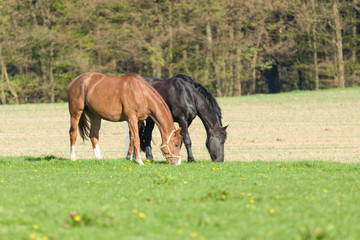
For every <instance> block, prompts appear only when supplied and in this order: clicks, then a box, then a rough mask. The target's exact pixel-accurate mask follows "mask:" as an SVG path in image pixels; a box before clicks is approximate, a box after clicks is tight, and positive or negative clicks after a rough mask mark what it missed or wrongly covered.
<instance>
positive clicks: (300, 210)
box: [0, 156, 360, 239]
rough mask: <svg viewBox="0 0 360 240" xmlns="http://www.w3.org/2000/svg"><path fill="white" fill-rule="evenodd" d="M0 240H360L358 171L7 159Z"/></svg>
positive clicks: (301, 165)
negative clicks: (141, 165) (359, 225)
mask: <svg viewBox="0 0 360 240" xmlns="http://www.w3.org/2000/svg"><path fill="white" fill-rule="evenodd" d="M0 167H1V176H0V194H1V196H2V197H1V198H0V215H1V218H0V239H359V238H360V229H359V227H358V220H359V219H360V211H359V201H360V194H359V192H360V175H359V173H360V164H359V163H352V164H342V163H335V162H325V161H324V162H322V161H302V162H272V161H268V162H263V161H253V162H235V161H234V162H227V163H223V164H221V163H211V162H210V161H201V162H200V161H199V162H198V163H195V164H182V165H181V166H169V165H166V164H164V163H163V162H160V161H155V162H149V161H146V166H145V167H140V166H139V165H137V164H135V163H134V162H131V161H129V160H125V159H120V160H118V159H117V160H80V161H77V162H70V161H69V160H64V159H59V158H55V157H52V156H47V157H38V158H36V157H2V158H0Z"/></svg>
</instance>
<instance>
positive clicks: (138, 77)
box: [133, 74, 172, 116]
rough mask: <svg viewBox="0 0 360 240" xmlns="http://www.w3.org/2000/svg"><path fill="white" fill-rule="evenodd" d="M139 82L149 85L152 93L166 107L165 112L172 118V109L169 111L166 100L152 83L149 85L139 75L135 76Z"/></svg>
mask: <svg viewBox="0 0 360 240" xmlns="http://www.w3.org/2000/svg"><path fill="white" fill-rule="evenodd" d="M133 75H134V76H135V77H136V78H137V79H138V80H140V81H142V82H143V83H145V85H147V86H148V87H149V89H150V90H151V92H153V93H154V94H155V95H156V96H157V97H158V98H159V100H160V102H161V104H162V105H163V106H164V108H165V109H166V110H165V111H167V112H168V114H169V115H170V116H172V115H171V112H170V109H169V106H168V105H167V104H166V102H165V100H164V99H163V98H162V97H161V95H160V93H158V91H156V90H155V89H154V88H153V87H152V86H151V84H150V83H148V81H146V80H145V79H144V78H143V77H142V76H140V75H139V74H133Z"/></svg>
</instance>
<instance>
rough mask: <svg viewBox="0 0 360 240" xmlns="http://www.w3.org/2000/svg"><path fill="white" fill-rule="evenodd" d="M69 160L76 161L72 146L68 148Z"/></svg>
mask: <svg viewBox="0 0 360 240" xmlns="http://www.w3.org/2000/svg"><path fill="white" fill-rule="evenodd" d="M70 159H71V161H75V160H76V155H75V146H74V145H73V146H71V147H70Z"/></svg>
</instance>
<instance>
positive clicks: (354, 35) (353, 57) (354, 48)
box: [351, 23, 357, 64]
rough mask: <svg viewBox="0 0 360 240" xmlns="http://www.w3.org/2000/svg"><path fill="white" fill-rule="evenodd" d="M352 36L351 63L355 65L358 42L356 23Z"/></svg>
mask: <svg viewBox="0 0 360 240" xmlns="http://www.w3.org/2000/svg"><path fill="white" fill-rule="evenodd" d="M352 34H353V44H352V45H353V46H352V49H351V62H352V63H353V64H356V48H357V41H356V35H357V33H356V23H354V25H353V27H352Z"/></svg>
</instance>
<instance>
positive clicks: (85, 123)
mask: <svg viewBox="0 0 360 240" xmlns="http://www.w3.org/2000/svg"><path fill="white" fill-rule="evenodd" d="M87 111H88V109H87V107H86V106H85V108H84V110H83V112H82V114H81V117H80V121H79V134H80V136H81V138H82V139H83V141H85V140H86V139H89V135H90V120H89V116H88V113H87Z"/></svg>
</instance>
